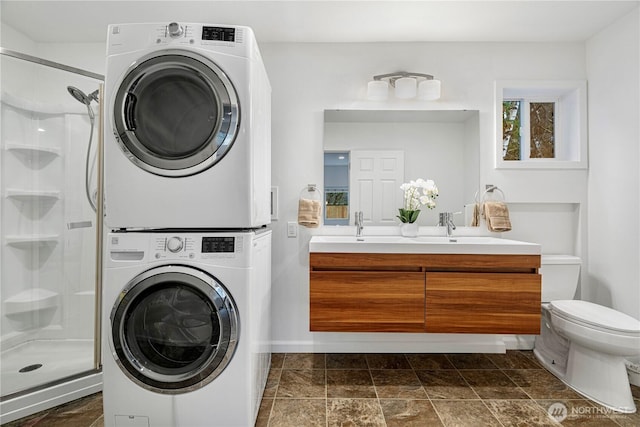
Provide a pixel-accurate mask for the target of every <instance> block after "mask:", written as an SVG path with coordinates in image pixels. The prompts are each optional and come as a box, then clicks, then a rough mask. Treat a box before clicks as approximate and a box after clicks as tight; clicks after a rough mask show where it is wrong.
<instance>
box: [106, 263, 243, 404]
mask: <svg viewBox="0 0 640 427" xmlns="http://www.w3.org/2000/svg"><path fill="white" fill-rule="evenodd" d="M110 339H111V345H112V347H111V349H112V351H113V356H114V357H115V359H116V362H117V363H118V365H119V366H120V368H121V369H122V370H123V371H124V373H125V374H126V375H127V376H128V377H129V378H130V379H132V380H133V381H134V382H136V383H137V384H139V385H140V386H142V387H144V388H146V389H148V390H152V391H155V392H159V393H171V394H177V393H185V392H188V391H191V390H194V389H197V388H200V387H202V386H203V385H205V384H208V383H209V382H211V381H213V380H214V379H215V378H216V377H217V376H218V375H220V373H221V372H222V371H223V370H224V368H225V367H226V366H227V364H228V363H229V362H230V360H231V358H232V357H233V353H234V351H235V348H236V344H237V341H238V314H237V312H236V307H235V304H234V302H233V299H232V297H231V295H229V293H228V291H227V290H226V289H225V288H224V286H223V285H222V284H221V283H219V282H218V281H217V280H216V279H215V278H214V277H213V276H211V275H208V274H206V273H204V272H202V271H200V270H197V269H195V268H191V267H184V266H163V267H158V268H154V269H151V270H148V271H146V272H144V273H142V274H140V275H138V276H137V277H136V278H134V279H133V280H132V281H131V282H129V283H128V284H127V286H126V287H125V288H124V289H123V291H122V292H121V293H120V295H119V297H118V300H117V301H116V302H115V305H114V307H113V309H112V311H111V333H110Z"/></svg>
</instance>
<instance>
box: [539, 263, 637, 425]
mask: <svg viewBox="0 0 640 427" xmlns="http://www.w3.org/2000/svg"><path fill="white" fill-rule="evenodd" d="M540 271H541V274H542V325H541V328H540V335H539V336H537V337H536V340H535V344H534V350H533V352H534V354H535V356H536V358H537V359H538V360H539V361H540V363H541V364H542V365H543V366H544V367H545V368H546V369H548V370H549V371H550V372H551V373H553V374H554V375H555V376H556V377H558V378H559V379H561V380H562V381H563V382H564V383H565V384H567V385H568V386H569V387H571V388H572V389H574V390H575V391H577V392H578V393H580V394H581V395H583V396H585V397H587V398H589V399H591V400H593V401H595V402H597V403H599V404H601V405H603V406H605V407H607V408H609V409H613V410H615V411H618V412H623V413H633V412H636V407H635V404H634V402H633V397H632V395H631V387H630V385H629V378H628V376H627V370H626V366H625V359H626V358H630V357H634V356H639V355H640V321H639V320H637V319H634V318H633V317H631V316H628V315H626V314H624V313H621V312H619V311H616V310H613V309H611V308H608V307H604V306H602V305H598V304H594V303H591V302H587V301H579V300H573V299H572V298H573V296H574V294H575V291H576V289H577V286H578V281H579V277H580V258H577V257H574V256H566V255H543V256H542V266H541V269H540Z"/></svg>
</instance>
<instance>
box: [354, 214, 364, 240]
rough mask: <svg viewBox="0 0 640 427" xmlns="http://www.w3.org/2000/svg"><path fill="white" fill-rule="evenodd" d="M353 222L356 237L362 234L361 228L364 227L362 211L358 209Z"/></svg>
mask: <svg viewBox="0 0 640 427" xmlns="http://www.w3.org/2000/svg"><path fill="white" fill-rule="evenodd" d="M355 224H356V237H360V236H362V229H363V228H364V224H363V219H362V211H358V212H356V214H355Z"/></svg>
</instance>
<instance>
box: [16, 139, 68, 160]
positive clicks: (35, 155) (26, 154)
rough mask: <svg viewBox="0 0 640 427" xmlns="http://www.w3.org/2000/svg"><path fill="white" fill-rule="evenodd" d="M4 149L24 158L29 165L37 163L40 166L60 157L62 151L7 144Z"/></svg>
mask: <svg viewBox="0 0 640 427" xmlns="http://www.w3.org/2000/svg"><path fill="white" fill-rule="evenodd" d="M5 149H6V150H7V151H9V152H12V153H14V154H16V155H18V156H21V157H23V158H25V160H27V161H28V163H29V164H33V163H34V162H36V161H39V162H40V163H42V164H45V163H49V162H51V161H52V160H53V159H55V158H56V157H59V156H60V155H61V152H62V150H60V149H59V148H57V147H43V146H38V145H28V144H17V143H7V144H6V146H5Z"/></svg>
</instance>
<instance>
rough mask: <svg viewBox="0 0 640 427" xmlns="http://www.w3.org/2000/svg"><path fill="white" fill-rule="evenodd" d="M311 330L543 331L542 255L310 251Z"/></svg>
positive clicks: (521, 332) (533, 332)
mask: <svg viewBox="0 0 640 427" xmlns="http://www.w3.org/2000/svg"><path fill="white" fill-rule="evenodd" d="M309 261H310V262H309V265H310V280H309V284H310V295H309V297H310V307H309V311H310V319H309V320H310V329H311V331H316V332H320V331H325V332H434V333H490V334H538V333H539V332H540V297H541V293H540V292H541V277H540V275H539V274H538V269H539V267H540V256H539V255H466V254H394V253H389V254H380V253H376V254H368V253H326V252H312V253H311V254H310V260H309Z"/></svg>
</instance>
